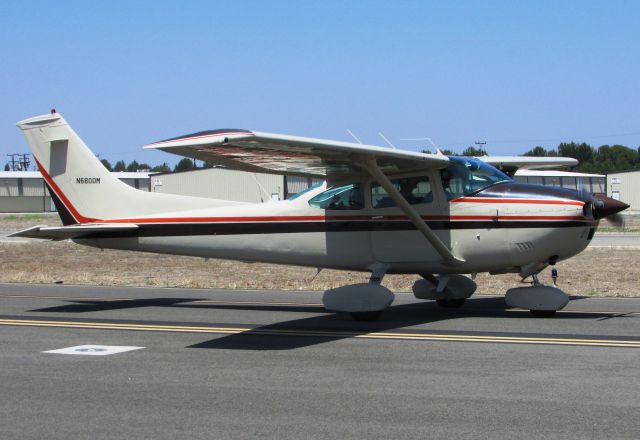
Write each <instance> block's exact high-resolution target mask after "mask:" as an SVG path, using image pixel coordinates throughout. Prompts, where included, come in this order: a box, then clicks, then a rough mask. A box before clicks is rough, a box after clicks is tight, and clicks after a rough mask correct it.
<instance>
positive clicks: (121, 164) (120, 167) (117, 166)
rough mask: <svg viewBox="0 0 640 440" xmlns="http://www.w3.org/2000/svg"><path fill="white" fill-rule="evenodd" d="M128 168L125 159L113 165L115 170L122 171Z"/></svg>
mask: <svg viewBox="0 0 640 440" xmlns="http://www.w3.org/2000/svg"><path fill="white" fill-rule="evenodd" d="M126 169H127V166H126V165H125V163H124V160H119V161H117V162H116V164H115V165H114V166H113V171H118V172H122V171H124V170H126Z"/></svg>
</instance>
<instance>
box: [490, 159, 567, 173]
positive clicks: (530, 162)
mask: <svg viewBox="0 0 640 440" xmlns="http://www.w3.org/2000/svg"><path fill="white" fill-rule="evenodd" d="M478 159H480V160H481V161H483V162H486V163H488V164H489V165H493V166H494V167H496V168H498V169H500V170H502V171H504V172H505V173H507V174H508V175H509V176H512V177H513V175H514V174H515V172H516V171H518V169H521V168H522V169H525V170H540V169H545V168H559V167H570V166H574V165H577V164H578V161H577V160H576V159H573V158H571V157H534V156H481V157H478Z"/></svg>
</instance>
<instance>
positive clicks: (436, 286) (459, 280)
mask: <svg viewBox="0 0 640 440" xmlns="http://www.w3.org/2000/svg"><path fill="white" fill-rule="evenodd" d="M422 278H423V279H421V280H418V281H416V282H415V283H414V284H413V294H414V295H415V297H416V298H419V299H431V300H435V301H436V303H437V304H438V305H439V306H441V307H445V308H448V309H457V308H459V307H462V305H463V304H464V303H465V301H466V300H467V298H469V297H470V296H471V295H473V293H474V292H475V291H476V287H477V286H476V283H475V282H474V281H473V280H472V279H471V278H468V277H466V276H464V275H440V276H437V277H436V276H434V275H430V274H423V275H422Z"/></svg>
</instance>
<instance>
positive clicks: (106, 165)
mask: <svg viewBox="0 0 640 440" xmlns="http://www.w3.org/2000/svg"><path fill="white" fill-rule="evenodd" d="M100 162H102V165H104V167H105V168H106V169H107V170H109V171H113V168H111V164H110V163H109V161H108V160H107V159H100Z"/></svg>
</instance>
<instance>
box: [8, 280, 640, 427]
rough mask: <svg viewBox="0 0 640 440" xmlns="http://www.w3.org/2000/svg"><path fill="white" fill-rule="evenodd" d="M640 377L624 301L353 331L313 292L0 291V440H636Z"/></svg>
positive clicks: (405, 298) (429, 318) (434, 315)
mask: <svg viewBox="0 0 640 440" xmlns="http://www.w3.org/2000/svg"><path fill="white" fill-rule="evenodd" d="M77 346H82V348H79V349H70V350H69V352H70V353H72V354H58V353H46V352H47V351H51V350H56V349H63V348H69V347H77ZM114 346H115V347H132V348H133V349H132V350H131V351H122V352H117V353H115V354H107V353H108V352H109V351H108V350H109V347H114ZM121 350H124V348H121ZM115 351H117V350H115ZM101 354H104V355H101ZM639 373H640V299H634V298H620V299H618V298H584V297H575V298H573V299H572V301H571V302H570V303H569V305H568V306H567V308H565V309H564V310H562V311H560V312H558V313H557V314H556V316H555V317H553V318H535V317H533V316H531V315H530V314H529V312H527V311H524V310H517V309H507V308H506V305H505V304H504V299H503V297H501V296H477V297H472V298H471V299H470V300H468V301H467V304H465V305H464V306H463V307H462V308H461V309H456V310H450V309H443V308H440V307H438V306H437V305H436V304H435V303H434V302H432V301H419V300H416V299H415V298H413V296H411V295H406V294H401V295H397V299H396V301H395V302H394V304H393V306H392V307H391V309H389V310H388V311H386V312H385V313H384V314H383V315H382V317H381V319H380V320H379V321H376V322H368V323H363V322H355V321H352V320H351V319H350V318H349V317H348V316H345V315H342V314H335V313H329V312H326V311H325V310H324V308H323V307H322V305H321V293H319V292H282V291H240V290H215V289H212V290H208V289H207V290H205V289H192V290H190V289H158V288H126V287H125V288H119V287H118V288H114V287H96V286H66V285H25V284H0V393H1V395H2V396H3V399H2V400H0V438H2V439H14V438H15V439H18V438H20V439H25V438H34V439H36V438H38V439H40V438H47V439H58V438H60V439H81V438H82V439H85V438H92V439H102V438H105V439H106V438H109V439H125V438H126V439H131V438H141V439H142V438H154V439H165V438H167V439H175V438H190V439H200V438H202V439H204V438H207V439H211V438H214V439H217V438H221V439H234V438H238V439H258V438H260V439H265V438H278V439H299V438H305V439H320V438H322V439H326V438H341V439H343V438H346V439H351V438H354V439H355V438H359V439H360V438H373V439H375V438H385V439H388V438H402V439H413V438H416V439H418V438H420V439H424V438H483V439H486V438H492V439H493V438H505V439H506V438H509V439H511V438H515V437H519V438H522V437H526V438H545V439H546V438H580V439H584V438H629V439H631V438H633V439H637V438H640V418H638V414H640V374H639Z"/></svg>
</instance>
